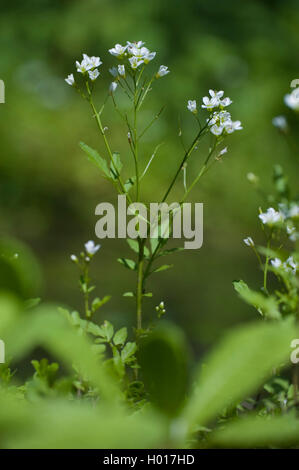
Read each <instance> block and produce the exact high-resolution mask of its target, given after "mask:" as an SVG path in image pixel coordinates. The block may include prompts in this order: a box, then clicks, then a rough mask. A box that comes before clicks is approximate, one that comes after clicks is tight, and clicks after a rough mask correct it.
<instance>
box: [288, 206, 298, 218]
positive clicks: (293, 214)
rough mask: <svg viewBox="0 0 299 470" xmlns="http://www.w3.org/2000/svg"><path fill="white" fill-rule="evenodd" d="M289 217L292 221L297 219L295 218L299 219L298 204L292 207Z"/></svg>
mask: <svg viewBox="0 0 299 470" xmlns="http://www.w3.org/2000/svg"><path fill="white" fill-rule="evenodd" d="M288 216H289V217H291V219H295V218H297V217H299V205H298V204H293V205H292V206H291V207H290V210H289V213H288Z"/></svg>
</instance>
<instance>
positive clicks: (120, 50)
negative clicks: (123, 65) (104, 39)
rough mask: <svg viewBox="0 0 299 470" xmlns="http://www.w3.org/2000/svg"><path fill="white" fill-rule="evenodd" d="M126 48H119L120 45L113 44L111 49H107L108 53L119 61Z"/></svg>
mask: <svg viewBox="0 0 299 470" xmlns="http://www.w3.org/2000/svg"><path fill="white" fill-rule="evenodd" d="M127 47H128V46H121V45H120V44H115V46H114V47H113V48H112V49H109V52H110V54H111V55H114V56H115V57H117V58H118V59H121V58H122V57H123V56H124V54H125V52H126V50H127Z"/></svg>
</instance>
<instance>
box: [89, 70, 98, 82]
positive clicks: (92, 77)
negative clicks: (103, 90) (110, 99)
mask: <svg viewBox="0 0 299 470" xmlns="http://www.w3.org/2000/svg"><path fill="white" fill-rule="evenodd" d="M99 75H100V72H99V71H98V69H94V70H89V71H88V76H89V78H90V80H91V81H92V82H94V81H95V80H96V79H97V78H98V76H99Z"/></svg>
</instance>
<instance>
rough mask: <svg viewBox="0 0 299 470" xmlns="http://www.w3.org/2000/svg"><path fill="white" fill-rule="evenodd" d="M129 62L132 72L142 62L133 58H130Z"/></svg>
mask: <svg viewBox="0 0 299 470" xmlns="http://www.w3.org/2000/svg"><path fill="white" fill-rule="evenodd" d="M129 62H130V65H131V67H132V69H133V70H136V69H137V68H138V67H139V66H140V65H141V64H143V60H142V59H139V58H138V57H135V56H132V57H130V58H129Z"/></svg>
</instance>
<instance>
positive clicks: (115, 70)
mask: <svg viewBox="0 0 299 470" xmlns="http://www.w3.org/2000/svg"><path fill="white" fill-rule="evenodd" d="M109 72H110V73H111V75H112V77H117V75H118V69H117V67H111V69H109Z"/></svg>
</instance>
